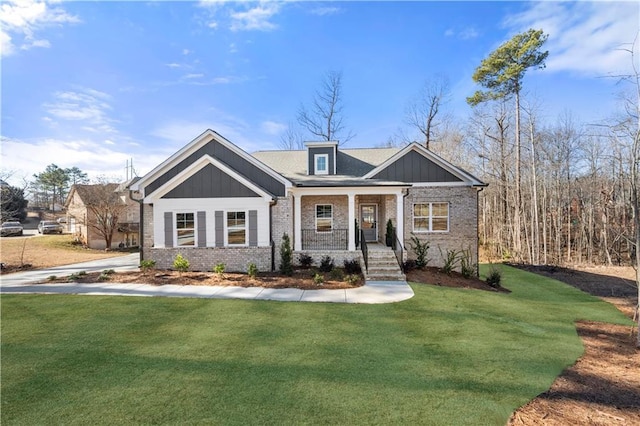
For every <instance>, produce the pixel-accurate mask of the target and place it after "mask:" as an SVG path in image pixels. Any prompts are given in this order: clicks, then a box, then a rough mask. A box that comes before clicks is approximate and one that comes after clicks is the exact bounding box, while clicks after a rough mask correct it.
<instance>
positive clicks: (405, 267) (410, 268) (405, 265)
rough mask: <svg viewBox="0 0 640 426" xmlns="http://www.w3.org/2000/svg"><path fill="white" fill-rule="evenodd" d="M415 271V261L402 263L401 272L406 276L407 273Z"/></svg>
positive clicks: (408, 260) (410, 260)
mask: <svg viewBox="0 0 640 426" xmlns="http://www.w3.org/2000/svg"><path fill="white" fill-rule="evenodd" d="M414 269H416V261H415V260H413V259H407V260H406V261H405V262H403V263H402V271H403V272H404V273H405V274H406V273H407V272H409V271H413V270H414Z"/></svg>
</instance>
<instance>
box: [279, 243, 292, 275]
mask: <svg viewBox="0 0 640 426" xmlns="http://www.w3.org/2000/svg"><path fill="white" fill-rule="evenodd" d="M292 257H293V251H292V250H291V240H290V239H289V235H287V233H285V234H284V235H283V236H282V243H280V273H282V274H283V275H287V276H291V275H292V274H293V264H292Z"/></svg>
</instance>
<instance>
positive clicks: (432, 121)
mask: <svg viewBox="0 0 640 426" xmlns="http://www.w3.org/2000/svg"><path fill="white" fill-rule="evenodd" d="M449 95H450V88H449V80H448V79H447V78H446V77H445V76H436V77H433V78H431V79H429V80H427V81H426V82H425V84H424V85H423V87H422V89H421V90H420V93H419V94H418V96H417V97H416V98H415V99H413V100H412V101H411V102H410V103H409V105H408V106H407V111H406V121H407V124H409V125H411V126H413V127H415V128H416V129H417V130H418V131H419V132H420V133H421V134H422V137H423V142H424V146H425V148H427V149H431V143H432V141H433V140H434V139H435V137H436V135H437V128H438V126H440V125H441V123H442V116H443V114H442V108H443V106H444V105H445V104H446V102H447V101H448V98H449Z"/></svg>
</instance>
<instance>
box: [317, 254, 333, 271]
mask: <svg viewBox="0 0 640 426" xmlns="http://www.w3.org/2000/svg"><path fill="white" fill-rule="evenodd" d="M335 267H336V265H335V263H334V262H333V258H332V257H331V256H323V257H322V259H321V260H320V272H331V271H333V268H335Z"/></svg>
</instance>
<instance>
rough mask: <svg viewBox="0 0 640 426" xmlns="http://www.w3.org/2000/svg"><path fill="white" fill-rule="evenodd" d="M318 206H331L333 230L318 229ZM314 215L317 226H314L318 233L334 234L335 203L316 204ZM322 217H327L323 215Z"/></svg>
mask: <svg viewBox="0 0 640 426" xmlns="http://www.w3.org/2000/svg"><path fill="white" fill-rule="evenodd" d="M318 206H330V207H331V231H318ZM313 216H314V218H315V227H314V228H313V229H314V231H316V234H332V233H333V204H316V205H315V207H314V209H313ZM322 219H326V218H325V217H323V218H322Z"/></svg>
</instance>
